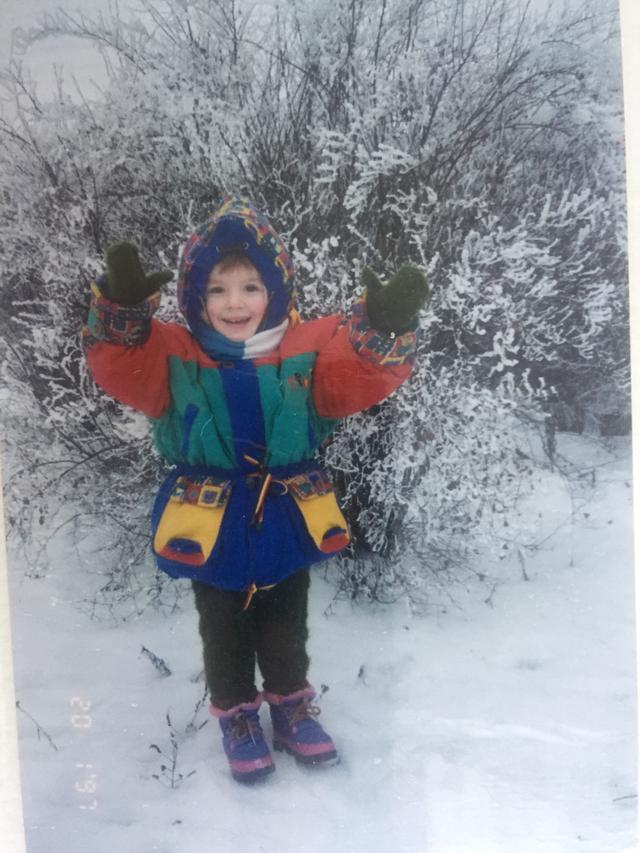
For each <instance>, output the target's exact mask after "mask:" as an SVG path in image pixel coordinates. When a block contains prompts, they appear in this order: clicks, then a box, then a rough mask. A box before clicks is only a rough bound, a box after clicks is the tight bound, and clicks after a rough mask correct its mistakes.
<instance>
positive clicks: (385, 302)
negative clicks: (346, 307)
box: [361, 264, 429, 335]
mask: <svg viewBox="0 0 640 853" xmlns="http://www.w3.org/2000/svg"><path fill="white" fill-rule="evenodd" d="M361 281H362V284H363V285H364V286H365V287H366V288H367V295H366V299H365V305H366V309H367V316H368V317H369V322H370V323H371V325H372V326H373V328H374V329H377V330H378V331H380V332H386V333H387V334H390V333H392V332H393V333H394V334H396V335H401V334H403V333H404V332H408V331H409V330H410V329H413V328H414V327H415V325H416V321H417V318H418V311H419V310H420V309H421V308H422V306H423V305H424V304H425V302H426V301H427V299H428V298H429V285H428V284H427V280H426V278H425V277H424V273H422V272H421V270H419V269H418V267H414V266H412V265H411V264H405V265H404V266H402V267H400V269H399V270H398V272H397V273H396V274H395V275H394V276H393V278H392V279H391V280H390V281H389V283H388V284H387V285H386V287H385V286H383V285H382V283H381V281H380V279H379V278H378V276H377V275H376V274H375V273H374V272H373V270H370V269H369V268H368V267H365V268H364V269H363V270H362V276H361Z"/></svg>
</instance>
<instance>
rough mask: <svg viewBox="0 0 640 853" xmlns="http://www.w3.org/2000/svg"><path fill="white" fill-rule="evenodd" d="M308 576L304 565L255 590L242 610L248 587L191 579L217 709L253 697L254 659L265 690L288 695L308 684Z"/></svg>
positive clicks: (205, 658) (205, 667) (212, 699)
mask: <svg viewBox="0 0 640 853" xmlns="http://www.w3.org/2000/svg"><path fill="white" fill-rule="evenodd" d="M309 580H310V578H309V571H308V569H304V570H302V571H298V572H295V573H294V574H293V575H291V576H290V577H288V578H286V579H285V580H283V581H281V582H280V583H278V584H276V585H275V586H273V587H271V588H270V589H259V590H258V591H257V592H256V593H255V594H254V595H253V597H252V598H251V601H250V603H249V606H248V607H247V609H246V610H245V609H244V606H245V603H246V600H247V593H246V592H233V591H230V590H225V589H218V588H217V587H213V586H209V585H207V584H203V583H200V582H199V581H193V582H192V583H193V590H194V594H195V601H196V607H197V609H198V613H199V615H200V622H199V628H200V636H201V637H202V645H203V657H204V669H205V676H206V680H207V686H208V689H209V693H210V694H211V701H212V703H213V704H214V705H216V706H217V707H218V708H223V709H227V708H233V707H234V706H235V705H238V704H240V703H241V702H253V701H254V700H255V698H256V696H257V694H258V691H257V689H256V685H255V667H256V660H257V663H258V666H259V668H260V672H261V673H262V678H263V682H264V683H263V689H264V690H266V691H269V692H270V693H279V694H282V695H286V694H288V693H294V692H295V691H296V690H301V689H302V688H303V687H305V686H306V684H307V671H308V668H309V657H308V655H307V651H306V642H307V639H308V636H309V632H308V629H307V601H308V595H309Z"/></svg>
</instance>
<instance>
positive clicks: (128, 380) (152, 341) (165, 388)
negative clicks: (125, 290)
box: [82, 285, 197, 418]
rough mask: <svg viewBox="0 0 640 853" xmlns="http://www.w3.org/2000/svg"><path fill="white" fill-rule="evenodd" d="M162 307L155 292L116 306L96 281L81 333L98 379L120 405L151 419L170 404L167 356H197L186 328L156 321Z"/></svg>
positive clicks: (90, 368)
mask: <svg viewBox="0 0 640 853" xmlns="http://www.w3.org/2000/svg"><path fill="white" fill-rule="evenodd" d="M158 305H159V296H158V295H157V294H154V295H153V296H151V297H149V298H148V299H146V300H145V301H144V302H141V303H139V304H138V305H130V306H124V305H118V304H117V303H115V302H111V301H110V300H108V299H107V298H106V297H105V296H103V295H102V293H101V292H100V290H99V288H98V287H97V286H95V285H94V286H93V287H92V299H91V307H90V309H89V317H88V319H87V323H86V325H85V327H84V329H83V332H82V343H83V349H84V351H85V355H86V358H87V363H88V365H89V370H90V371H91V373H92V375H93V378H94V380H95V381H96V383H97V384H98V385H99V386H100V387H101V388H102V389H103V390H104V391H106V392H107V394H109V396H111V397H113V398H114V399H116V400H118V401H119V402H120V403H124V404H125V405H127V406H131V407H132V408H134V409H137V410H138V411H140V412H143V413H144V414H145V415H148V416H149V417H152V418H158V417H160V415H162V414H163V412H164V411H165V410H166V409H167V407H168V406H169V403H170V393H169V364H168V359H169V356H170V355H172V354H176V355H181V356H182V357H183V358H189V356H191V357H192V358H194V359H195V358H196V357H197V356H196V355H195V354H194V353H190V352H189V350H192V349H193V348H194V347H193V343H192V341H191V336H190V335H189V333H188V331H187V330H186V329H184V328H183V327H182V326H179V325H177V324H176V323H161V322H159V321H158V320H153V319H152V315H153V314H154V313H155V311H156V310H157V308H158Z"/></svg>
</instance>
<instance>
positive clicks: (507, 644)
mask: <svg viewBox="0 0 640 853" xmlns="http://www.w3.org/2000/svg"><path fill="white" fill-rule="evenodd" d="M570 445H571V447H570V449H572V451H573V452H574V453H575V452H577V453H579V454H584V458H585V460H587V459H589V460H590V461H585V465H586V466H588V465H590V464H595V465H596V466H597V467H595V469H594V471H595V479H596V485H595V488H594V491H593V493H592V494H591V495H590V496H587V497H586V498H585V499H584V502H582V501H581V503H580V505H579V506H577V505H576V504H575V503H574V505H573V509H574V518H573V523H571V522H570V521H569V520H568V518H569V516H570V514H571V510H572V505H571V502H570V500H569V497H568V494H567V491H566V488H565V487H564V486H563V484H562V483H561V481H560V480H559V478H557V477H556V476H554V475H551V474H541V475H540V480H539V485H538V488H537V491H536V493H535V495H534V497H533V498H532V499H530V503H529V506H528V508H529V511H530V512H531V513H535V514H538V513H540V514H541V519H540V524H541V528H540V535H541V536H542V537H544V536H545V535H546V534H545V531H546V532H551V531H552V530H554V529H555V528H556V527H558V526H559V530H558V531H557V533H556V534H555V535H554V536H552V538H550V539H548V540H547V541H546V542H545V543H544V545H543V546H542V547H541V548H540V549H539V550H538V551H537V552H535V553H532V554H530V555H529V556H527V557H526V559H525V563H524V571H523V566H522V564H521V563H520V562H519V561H518V560H514V561H513V563H511V564H510V565H502V564H501V565H500V567H499V570H498V568H497V567H495V566H491V567H487V566H483V567H482V568H483V569H485V570H486V569H487V568H489V570H490V573H491V575H492V577H493V578H494V580H493V581H491V582H490V583H489V584H487V585H485V586H477V587H471V588H468V589H465V588H463V587H462V586H461V587H459V588H456V589H452V590H451V593H452V595H453V597H454V599H455V601H454V602H453V603H452V602H451V601H450V600H449V598H448V597H447V596H446V595H445V594H444V593H441V594H439V593H437V592H434V594H433V598H432V607H430V608H429V609H428V610H427V612H426V613H425V614H423V615H421V616H417V615H412V614H411V612H410V611H409V609H408V607H407V606H406V603H403V602H398V603H397V604H396V605H394V606H392V607H388V608H375V609H371V608H354V607H353V606H351V605H350V604H349V603H347V602H337V603H335V604H334V605H333V606H332V607H331V608H329V610H330V611H331V612H330V613H329V614H327V612H326V611H327V608H328V605H330V604H331V601H332V598H333V589H332V587H331V586H330V585H329V584H328V583H327V582H326V581H325V580H324V579H323V578H322V575H321V574H320V573H319V572H318V573H317V574H315V575H314V582H313V587H312V615H311V632H312V637H311V643H310V646H311V649H310V650H311V654H312V677H313V679H314V680H315V683H316V686H317V687H319V686H320V685H321V684H324V685H326V686H327V687H328V690H326V691H325V692H324V694H323V696H322V698H321V706H322V711H323V713H322V720H323V721H324V723H325V724H326V726H327V728H328V729H329V730H330V731H331V733H332V734H333V735H334V737H335V740H336V742H337V744H338V746H339V749H340V752H341V756H342V760H341V763H340V764H339V765H338V766H336V767H333V768H323V769H316V770H312V769H304V768H300V767H298V766H297V765H296V764H295V763H294V761H293V760H292V759H291V758H290V757H289V756H284V757H282V756H281V754H277V772H276V773H275V774H274V775H273V776H272V777H271V778H270V779H269V780H267V782H266V783H265V784H263V785H261V786H260V787H254V788H250V789H247V788H244V787H242V786H240V785H238V784H237V783H235V782H234V781H233V780H232V779H231V778H230V776H229V775H228V772H227V769H226V766H225V759H224V756H223V753H222V749H221V746H220V743H219V736H218V731H217V723H215V721H214V720H213V719H212V718H210V717H209V715H208V713H207V709H206V706H201V707H200V708H199V710H198V711H197V714H196V715H195V719H194V711H195V709H196V706H197V705H198V702H199V700H200V699H201V698H202V696H203V690H204V685H203V683H202V681H201V680H198V675H199V672H200V669H201V662H200V648H199V641H198V635H197V624H196V617H195V613H194V609H193V607H192V606H191V602H190V599H189V598H186V599H185V602H184V607H183V609H182V611H181V612H179V613H177V614H174V615H173V616H170V617H162V616H160V615H157V614H155V615H154V614H145V615H144V616H143V617H141V618H139V619H138V620H137V621H133V622H127V623H123V624H118V625H105V624H101V623H96V622H92V621H90V620H89V619H88V617H87V616H85V615H84V614H83V613H81V612H80V611H79V610H78V609H77V607H75V606H74V605H73V603H72V601H71V599H73V597H74V596H76V597H81V595H82V589H83V581H82V578H79V577H77V576H72V575H71V574H70V572H69V571H68V570H67V569H66V568H65V565H64V564H63V565H56V566H51V570H50V573H49V574H48V575H47V576H45V577H40V578H25V577H24V572H23V569H22V567H21V566H20V565H18V564H17V562H14V563H12V564H10V569H11V573H10V587H11V598H12V618H13V631H14V661H15V679H16V695H17V699H18V701H19V702H20V706H21V708H22V710H23V711H24V712H25V713H19V715H18V723H19V734H20V749H21V768H22V778H23V797H24V809H25V823H26V837H27V850H28V853H80V851H90V853H113V851H114V850H118V851H126V853H152V851H160V853H201V851H203V850H210V851H216V853H218V852H219V851H221V853H226V851H234V853H249V851H251V853H276V851H277V853H298V851H301V850H304V851H305V853H325V852H326V851H329V850H340V851H343V853H387V851H394V853H396V851H397V853H502V851H504V853H534V851H535V853H574V851H575V853H622V851H624V850H629V849H631V848H632V846H633V845H634V844H635V841H636V831H635V830H636V827H635V816H636V805H637V799H636V794H637V789H636V765H635V744H636V730H635V723H636V693H635V689H636V688H635V678H636V667H635V639H634V586H633V563H632V516H631V488H630V458H629V450H628V446H627V445H626V443H625V442H620V443H616V444H613V445H609V447H608V449H607V450H601V451H599V454H598V456H597V457H595V456H594V446H593V444H591V443H588V444H587V443H586V441H585V440H584V439H572V440H571V442H570ZM567 446H569V445H567ZM594 459H595V462H594ZM563 522H566V523H564V524H563ZM52 553H55V548H54V549H53V550H52ZM525 575H526V578H528V579H525ZM142 646H145V647H146V648H148V649H150V650H152V651H153V652H154V653H155V654H157V655H159V656H161V657H162V658H163V659H164V660H165V661H166V663H167V664H168V665H169V667H170V668H171V670H172V674H171V675H170V676H168V677H164V678H163V677H162V676H161V675H160V674H159V672H158V671H157V670H156V669H155V668H154V667H153V665H152V664H151V662H150V660H149V659H148V658H147V657H146V656H144V655H141V653H140V652H141V647H142ZM265 710H266V709H265ZM167 712H169V714H170V719H171V722H172V724H173V727H174V731H175V737H176V740H177V743H178V746H179V749H178V756H177V761H178V763H177V772H178V773H181V774H183V776H185V777H186V776H187V774H190V773H191V772H192V771H196V772H195V773H194V774H193V775H190V776H188V778H184V779H183V781H182V782H181V783H180V784H179V785H178V786H177V787H175V788H173V789H172V788H171V787H169V786H167V785H165V784H163V782H162V780H161V779H156V778H154V774H159V775H161V770H160V767H161V764H162V763H163V759H161V756H160V755H159V754H158V752H157V751H156V750H155V749H153V748H150V747H151V744H156V745H157V746H158V747H159V748H160V749H162V750H163V751H165V752H166V753H167V754H169V753H170V751H171V749H170V747H171V741H170V731H169V727H168V724H167V719H166V714H167ZM27 713H28V714H30V715H31V716H32V717H33V718H34V720H36V721H37V722H38V723H39V725H40V727H42V729H44V731H45V732H46V735H48V736H49V737H50V738H51V741H52V742H53V744H55V747H56V749H54V747H53V745H52V744H51V743H50V742H49V740H48V739H47V737H46V736H45V734H43V733H40V737H38V730H37V728H36V725H35V723H34V722H33V721H32V720H31V719H30V718H29V717H27ZM205 721H206V722H205ZM264 721H265V728H266V730H267V731H269V724H268V714H267V713H265V714H264ZM190 723H191V725H189V724H190ZM201 723H205V724H204V725H203V726H202V727H200V724H201ZM165 763H166V762H165Z"/></svg>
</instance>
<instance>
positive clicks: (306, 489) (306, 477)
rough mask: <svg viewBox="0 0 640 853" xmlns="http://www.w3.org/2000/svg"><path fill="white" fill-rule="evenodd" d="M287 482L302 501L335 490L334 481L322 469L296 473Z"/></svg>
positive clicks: (292, 491)
mask: <svg viewBox="0 0 640 853" xmlns="http://www.w3.org/2000/svg"><path fill="white" fill-rule="evenodd" d="M285 482H286V484H287V486H288V488H289V491H290V492H291V494H292V495H294V497H296V498H298V500H301V501H308V500H311V498H317V497H319V496H320V495H328V494H330V493H331V492H333V483H332V482H331V480H330V479H329V477H328V476H327V474H325V473H324V471H320V470H316V471H308V472H306V473H304V474H296V475H295V477H290V478H289V479H287V480H285Z"/></svg>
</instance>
